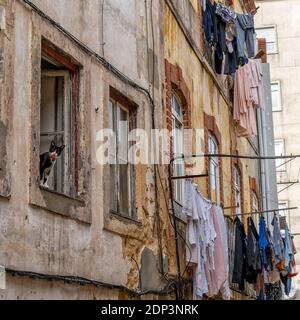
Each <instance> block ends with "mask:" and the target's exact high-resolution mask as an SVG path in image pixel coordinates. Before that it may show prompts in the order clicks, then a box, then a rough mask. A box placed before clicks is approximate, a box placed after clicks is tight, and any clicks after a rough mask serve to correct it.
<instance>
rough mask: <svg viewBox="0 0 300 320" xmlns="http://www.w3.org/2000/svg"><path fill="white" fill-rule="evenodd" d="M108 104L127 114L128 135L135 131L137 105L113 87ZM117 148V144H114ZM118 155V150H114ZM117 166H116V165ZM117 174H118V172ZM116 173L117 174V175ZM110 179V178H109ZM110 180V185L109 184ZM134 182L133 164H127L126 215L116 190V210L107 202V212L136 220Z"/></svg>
mask: <svg viewBox="0 0 300 320" xmlns="http://www.w3.org/2000/svg"><path fill="white" fill-rule="evenodd" d="M109 102H111V103H112V105H113V106H114V107H116V108H118V107H119V108H121V109H123V110H124V111H126V112H127V113H128V122H129V127H128V133H129V132H130V131H131V130H134V129H136V127H137V124H136V112H137V105H136V104H134V103H133V102H131V101H130V100H129V99H128V98H127V97H125V96H124V95H123V94H121V93H120V92H118V91H117V90H116V89H114V88H113V87H110V98H109ZM108 108H110V103H109V105H108ZM116 146H117V143H116ZM129 148H130V144H129V143H128V149H127V151H128V150H129ZM116 152H117V153H118V150H116ZM116 157H117V158H118V154H116ZM116 165H118V164H116ZM118 173H119V172H118ZM118 173H117V174H118ZM110 178H111V177H110ZM111 182H112V181H111V179H110V183H111ZM135 182H136V174H135V166H134V165H133V164H128V189H129V190H128V195H130V199H129V203H128V211H129V212H128V213H125V212H121V211H120V209H119V207H120V204H119V201H120V198H119V191H118V190H117V210H114V209H112V208H111V203H110V202H109V207H110V208H109V211H110V213H111V214H114V215H119V216H121V217H124V218H128V219H133V220H134V219H136V216H137V213H136V196H135V193H136V191H135ZM117 185H118V184H117Z"/></svg>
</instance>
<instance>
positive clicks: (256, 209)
mask: <svg viewBox="0 0 300 320" xmlns="http://www.w3.org/2000/svg"><path fill="white" fill-rule="evenodd" d="M251 202H252V203H251V210H252V212H259V202H258V197H257V194H256V192H254V191H251ZM253 221H254V224H255V226H256V229H258V228H259V215H258V214H255V215H253Z"/></svg>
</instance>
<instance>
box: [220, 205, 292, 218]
mask: <svg viewBox="0 0 300 320" xmlns="http://www.w3.org/2000/svg"><path fill="white" fill-rule="evenodd" d="M297 209H298V207H293V208H284V209H273V210H265V211H259V212H258V211H254V212H248V213H239V214H236V215H233V216H230V215H225V217H226V218H233V217H235V216H250V215H255V214H263V213H271V212H278V211H288V210H297Z"/></svg>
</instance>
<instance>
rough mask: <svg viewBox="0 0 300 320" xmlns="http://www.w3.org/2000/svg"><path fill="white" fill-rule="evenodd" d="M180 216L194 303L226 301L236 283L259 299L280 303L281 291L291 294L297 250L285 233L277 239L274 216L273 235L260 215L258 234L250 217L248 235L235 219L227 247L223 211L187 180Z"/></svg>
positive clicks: (227, 232) (226, 230) (287, 232)
mask: <svg viewBox="0 0 300 320" xmlns="http://www.w3.org/2000/svg"><path fill="white" fill-rule="evenodd" d="M183 213H185V214H186V217H187V229H186V262H187V264H188V265H189V266H190V267H192V269H193V297H194V299H195V300H201V299H203V298H204V297H208V298H213V297H215V296H221V297H222V298H223V299H224V300H230V299H231V297H232V294H231V290H230V285H231V284H235V283H236V284H238V285H239V289H240V290H241V292H243V291H244V290H245V289H246V283H248V286H250V287H251V288H252V289H253V292H256V298H257V299H259V300H280V299H282V292H283V291H284V292H285V293H288V292H289V290H290V287H291V286H290V283H291V279H292V278H293V277H295V276H296V275H297V271H296V264H295V250H294V249H295V247H294V243H293V239H292V238H291V235H290V232H289V230H288V229H286V230H285V233H284V236H283V235H282V234H281V231H280V225H279V219H278V216H277V215H274V218H273V221H272V226H273V232H272V233H271V232H270V230H269V229H268V227H267V225H266V222H265V219H264V217H263V215H261V217H260V222H259V232H258V231H257V229H256V226H255V223H254V221H253V219H252V217H248V219H247V229H246V230H247V232H246V230H245V227H244V224H243V222H242V221H241V220H240V219H239V218H238V217H236V218H235V220H234V222H233V223H234V225H235V235H234V237H235V238H234V239H235V240H234V244H233V248H230V243H231V242H229V240H228V239H229V238H228V237H229V230H228V227H227V223H226V222H225V216H224V212H223V209H222V208H221V207H220V206H217V205H215V204H213V203H212V202H211V201H210V200H208V199H206V198H205V197H203V196H202V195H201V194H200V192H199V191H198V189H197V185H196V184H194V183H193V182H192V180H191V179H186V180H185V184H184V197H183ZM232 252H233V253H234V257H233V259H232V258H230V254H232ZM232 260H233V266H232V267H230V264H231V263H232V262H230V261H232ZM282 261H283V265H284V267H283V268H282ZM230 270H231V271H230Z"/></svg>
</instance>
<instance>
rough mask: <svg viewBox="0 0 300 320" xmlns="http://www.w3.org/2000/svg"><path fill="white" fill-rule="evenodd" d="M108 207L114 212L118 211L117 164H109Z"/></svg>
mask: <svg viewBox="0 0 300 320" xmlns="http://www.w3.org/2000/svg"><path fill="white" fill-rule="evenodd" d="M109 167H110V209H111V210H113V211H114V212H117V211H118V206H117V192H118V191H117V190H118V189H117V173H116V169H117V166H116V165H114V164H111V165H110V166H109Z"/></svg>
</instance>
